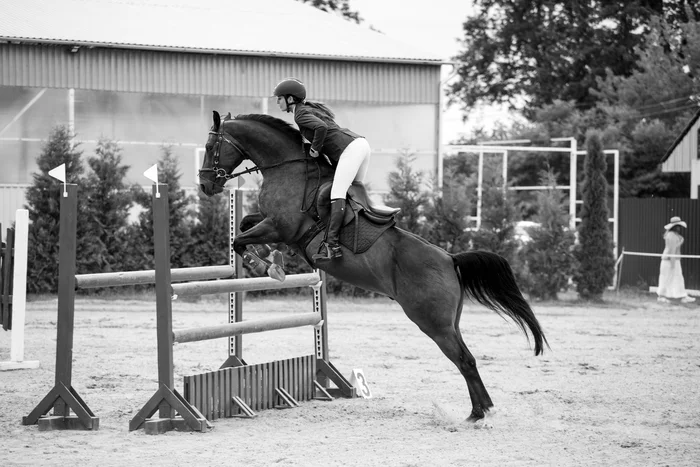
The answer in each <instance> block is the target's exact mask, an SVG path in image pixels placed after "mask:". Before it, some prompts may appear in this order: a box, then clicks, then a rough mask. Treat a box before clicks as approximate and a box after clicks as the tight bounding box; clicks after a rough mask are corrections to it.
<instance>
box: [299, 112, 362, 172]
mask: <svg viewBox="0 0 700 467" xmlns="http://www.w3.org/2000/svg"><path fill="white" fill-rule="evenodd" d="M294 121H295V122H296V124H297V125H298V126H299V131H301V134H302V135H303V136H304V138H306V139H307V140H309V141H311V148H312V149H314V150H316V151H318V152H320V153H322V154H325V155H326V156H328V158H329V159H330V160H331V161H332V162H333V165H336V164H337V163H338V159H340V155H341V154H343V151H344V150H345V148H346V147H348V145H349V144H350V143H352V142H353V141H354V140H355V139H357V138H362V136H360V135H358V134H357V133H354V132H352V131H350V130H348V129H347V128H341V127H339V126H338V124H337V123H335V122H334V121H333V119H331V118H329V117H328V116H327V115H326V114H325V113H324V112H323V111H321V110H318V109H316V108H313V107H311V106H309V105H305V104H297V105H296V108H295V109H294Z"/></svg>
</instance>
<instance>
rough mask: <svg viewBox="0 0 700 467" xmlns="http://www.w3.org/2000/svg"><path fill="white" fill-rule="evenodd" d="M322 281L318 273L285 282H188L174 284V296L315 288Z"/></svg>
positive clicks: (259, 279) (251, 279)
mask: <svg viewBox="0 0 700 467" xmlns="http://www.w3.org/2000/svg"><path fill="white" fill-rule="evenodd" d="M320 281H321V278H320V276H319V275H318V273H315V272H309V273H305V274H294V275H290V276H287V278H286V279H285V280H284V282H279V281H276V280H274V279H271V278H269V277H248V278H245V279H223V280H218V281H200V282H186V283H183V284H173V285H172V293H173V296H181V295H182V296H187V295H210V294H217V293H222V292H251V291H253V290H279V289H291V288H295V287H305V286H313V285H316V284H318V283H319V282H320Z"/></svg>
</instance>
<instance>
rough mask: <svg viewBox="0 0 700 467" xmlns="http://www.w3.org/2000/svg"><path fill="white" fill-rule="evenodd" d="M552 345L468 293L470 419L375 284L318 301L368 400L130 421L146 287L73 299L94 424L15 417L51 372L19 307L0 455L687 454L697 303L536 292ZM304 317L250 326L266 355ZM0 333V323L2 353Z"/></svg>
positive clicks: (194, 310)
mask: <svg viewBox="0 0 700 467" xmlns="http://www.w3.org/2000/svg"><path fill="white" fill-rule="evenodd" d="M225 303H226V302H225V297H220V298H213V299H210V300H208V301H200V302H197V303H182V302H175V304H174V323H175V324H174V327H175V328H176V329H177V328H185V327H197V326H204V325H214V324H219V323H224V322H226V315H227V313H226V305H225ZM534 309H535V312H536V314H537V316H538V318H539V320H540V322H541V324H542V326H543V328H544V330H545V332H546V335H547V338H548V339H549V343H550V345H551V350H548V351H547V352H546V353H545V355H544V356H540V357H535V356H534V355H533V352H532V351H531V349H530V348H529V346H528V343H527V341H526V339H525V337H524V336H523V335H522V333H520V332H519V331H518V330H517V328H516V327H515V325H514V324H512V323H511V322H505V321H503V320H502V319H501V318H499V317H498V316H497V315H496V314H494V313H492V312H489V311H488V310H486V309H484V308H482V307H479V306H476V305H471V304H467V306H466V307H465V314H464V316H463V318H462V330H463V333H464V336H465V341H466V342H467V345H468V346H469V347H470V349H471V351H472V352H473V353H474V355H475V356H476V357H477V363H478V365H479V369H480V372H481V376H482V378H483V380H484V383H485V385H486V388H487V389H488V390H489V392H490V394H491V397H492V399H493V401H494V403H495V408H494V410H493V411H492V412H491V413H490V414H489V415H488V416H487V418H486V419H485V420H484V421H480V422H477V423H475V424H472V423H468V422H465V421H464V419H465V418H466V417H467V416H468V414H469V411H470V408H471V406H470V402H469V397H468V392H467V388H466V385H465V383H464V380H463V379H462V377H461V376H460V375H459V373H458V372H457V369H456V368H454V367H453V366H452V364H451V363H450V362H449V361H448V360H447V359H446V358H445V357H444V356H443V355H442V354H441V353H440V351H439V350H438V348H437V346H435V345H434V344H433V343H432V341H430V340H429V339H428V338H427V337H426V336H424V335H423V334H422V333H421V332H420V331H419V330H418V329H417V328H416V327H415V325H413V324H412V323H411V322H410V321H409V320H408V319H407V318H406V317H405V316H404V315H403V312H402V311H401V309H400V308H399V307H398V306H397V305H396V304H394V303H393V302H391V301H389V300H388V299H377V300H352V301H351V300H343V299H337V298H336V299H334V298H331V300H330V303H329V312H330V313H329V327H330V346H331V349H330V352H331V358H332V361H333V362H334V363H335V365H336V366H337V367H338V368H339V369H341V371H343V372H345V373H346V375H349V373H350V371H351V370H352V369H353V368H361V369H363V370H364V373H365V375H366V376H367V378H368V382H369V384H370V388H371V390H372V392H373V398H372V399H336V400H335V401H332V402H324V401H312V402H305V403H302V406H301V407H300V408H296V409H291V410H270V411H264V412H260V414H259V416H258V417H257V418H255V419H251V420H248V419H239V418H233V419H223V420H218V421H216V422H214V429H213V430H211V431H210V432H208V433H182V432H169V433H167V434H164V435H159V436H150V435H146V434H145V433H144V432H143V430H139V431H135V432H129V431H128V423H129V420H130V419H131V418H132V417H133V416H134V414H135V413H136V412H137V411H138V410H139V409H140V408H141V407H142V406H143V405H144V404H145V403H146V401H147V400H148V399H149V398H150V397H151V396H152V395H153V393H154V392H155V390H156V389H157V371H156V368H157V361H156V344H155V341H156V339H155V305H154V301H152V300H124V299H120V298H113V299H110V300H95V299H85V298H80V299H79V300H78V302H77V303H76V315H75V326H76V330H75V343H74V348H73V387H74V388H75V390H76V391H77V392H78V394H80V395H81V396H82V398H83V399H84V400H85V402H86V404H87V405H88V406H89V407H90V409H91V410H92V411H93V412H94V413H95V415H96V416H98V417H99V418H100V428H99V430H98V431H92V432H91V431H53V432H39V431H38V428H37V427H36V426H23V425H21V419H22V416H25V415H27V414H28V413H29V412H30V411H31V410H32V409H33V408H34V407H35V406H36V405H37V404H38V403H39V401H40V400H41V399H42V398H43V397H44V396H45V395H46V394H47V393H48V391H49V390H50V389H51V387H52V386H53V383H54V366H55V345H56V300H55V299H53V300H35V301H31V302H30V303H29V305H28V311H27V328H26V355H25V358H26V359H27V360H40V361H41V368H39V369H35V370H17V371H9V372H2V373H0V407H2V409H1V410H0V447H1V449H0V465H2V466H8V465H12V466H14V465H80V466H82V465H99V466H122V465H138V466H147V465H192V464H197V465H206V466H213V465H226V466H238V465H241V466H243V465H245V466H271V465H279V466H315V465H319V466H321V465H323V466H336V465H338V466H354V465H358V466H359V465H361V466H375V465H381V466H453V465H454V466H466V465H475V466H504V465H518V466H519V465H525V466H527V465H551V466H568V465H572V466H573V465H575V466H580V465H605V466H609V465H615V466H648V465H669V466H680V465H698V463H699V462H700V442H699V441H698V440H700V390H699V389H698V388H699V382H700V378H699V374H700V306H698V305H696V304H693V305H680V304H674V305H665V306H664V305H662V304H658V303H657V302H655V301H654V300H653V297H652V296H637V297H635V296H627V297H626V298H619V297H616V296H611V297H609V298H608V302H607V303H606V304H604V305H601V306H595V307H594V306H592V305H585V304H577V303H574V302H567V303H558V304H557V303H554V304H551V303H550V304H544V305H541V304H534ZM310 310H311V301H310V299H307V298H299V299H297V298H294V299H288V298H284V299H275V300H272V299H265V300H261V299H253V300H248V301H247V302H246V303H245V316H246V317H247V318H255V317H260V316H270V315H272V314H275V313H281V312H292V313H294V312H308V311H310ZM312 334H313V333H312V331H311V330H310V328H306V329H295V330H284V331H274V332H268V333H264V334H256V335H250V336H245V338H244V352H245V355H244V357H245V358H246V360H248V362H249V363H257V362H264V361H269V360H274V359H278V358H287V357H290V356H297V355H306V354H310V353H312V352H313V336H312ZM9 336H10V333H0V361H6V360H8V359H9ZM227 342H228V340H227V339H221V340H214V341H208V342H200V343H192V344H182V345H177V346H176V347H175V380H176V386H177V388H178V389H179V390H182V376H183V375H186V374H192V373H198V372H202V371H207V370H212V369H216V368H218V366H219V365H220V364H221V363H222V362H223V360H224V359H225V357H226V354H227V350H226V347H227Z"/></svg>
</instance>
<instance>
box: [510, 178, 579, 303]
mask: <svg viewBox="0 0 700 467" xmlns="http://www.w3.org/2000/svg"><path fill="white" fill-rule="evenodd" d="M539 184H540V185H543V186H548V187H550V189H548V190H542V191H539V192H537V207H538V210H537V215H536V216H535V218H534V221H535V222H536V223H537V225H536V226H534V227H530V228H528V229H527V233H528V235H529V237H530V241H529V242H527V243H526V244H525V245H524V246H523V248H522V250H521V251H520V253H519V257H520V259H521V262H520V263H521V268H520V274H518V276H519V278H520V279H521V281H520V283H521V285H522V286H523V288H524V289H525V291H526V292H527V293H528V295H530V297H532V298H534V299H538V300H557V298H558V293H559V292H560V291H561V290H563V289H565V288H566V287H567V285H568V282H569V279H571V277H572V275H573V274H574V268H575V265H576V259H575V257H574V254H573V248H574V242H575V240H576V239H575V236H574V233H573V232H572V231H571V230H569V213H568V207H567V205H568V203H567V200H566V194H565V193H562V192H561V191H560V190H558V189H557V188H556V186H557V176H556V174H555V173H554V172H553V171H552V170H551V169H549V170H547V171H543V172H541V173H540V181H539Z"/></svg>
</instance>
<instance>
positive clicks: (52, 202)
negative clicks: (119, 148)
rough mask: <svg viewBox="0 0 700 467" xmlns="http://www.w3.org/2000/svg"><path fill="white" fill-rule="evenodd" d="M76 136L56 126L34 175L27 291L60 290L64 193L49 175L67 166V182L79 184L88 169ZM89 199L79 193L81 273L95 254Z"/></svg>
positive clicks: (29, 206) (78, 263) (29, 192)
mask: <svg viewBox="0 0 700 467" xmlns="http://www.w3.org/2000/svg"><path fill="white" fill-rule="evenodd" d="M72 137H73V135H72V134H71V133H70V131H69V130H68V127H65V126H58V127H55V128H54V129H53V130H52V131H51V134H50V135H49V139H48V141H47V143H46V144H45V145H44V147H43V149H42V151H41V154H40V155H39V156H38V157H37V159H36V163H37V167H38V169H39V171H38V172H37V173H34V174H32V179H33V183H32V185H31V186H30V187H29V188H28V189H27V195H26V196H27V205H26V208H27V210H29V220H30V224H29V251H28V270H27V292H29V293H39V292H56V290H57V289H58V234H59V218H60V199H61V198H60V193H61V192H62V190H63V186H62V184H61V183H60V182H59V181H57V180H56V179H55V178H53V177H51V176H50V175H49V171H50V170H52V169H54V168H56V167H58V166H60V165H61V164H66V181H67V182H68V183H76V184H77V183H78V182H79V180H80V177H81V175H82V174H83V172H84V170H85V168H84V167H83V162H82V159H81V156H82V151H80V150H79V149H78V148H77V147H75V146H73V143H72ZM85 201H86V198H85V196H84V195H83V194H82V193H80V192H78V220H77V230H78V243H77V257H76V267H77V268H78V270H79V271H80V270H81V269H83V267H84V265H85V263H86V262H89V261H90V252H91V251H92V248H91V242H90V240H89V237H88V236H86V235H84V232H85V229H86V227H87V222H86V219H87V215H86V211H85V209H84V206H85Z"/></svg>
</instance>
